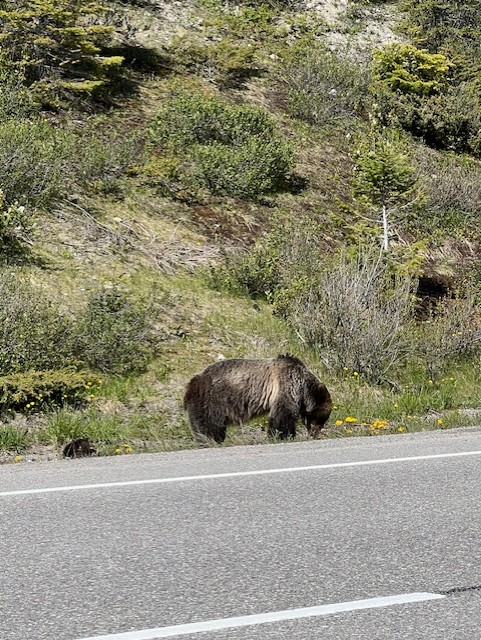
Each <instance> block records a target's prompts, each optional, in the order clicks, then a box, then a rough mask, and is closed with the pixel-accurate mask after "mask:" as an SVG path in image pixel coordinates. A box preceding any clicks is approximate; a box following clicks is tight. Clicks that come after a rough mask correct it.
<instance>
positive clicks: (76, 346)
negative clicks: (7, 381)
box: [0, 272, 155, 374]
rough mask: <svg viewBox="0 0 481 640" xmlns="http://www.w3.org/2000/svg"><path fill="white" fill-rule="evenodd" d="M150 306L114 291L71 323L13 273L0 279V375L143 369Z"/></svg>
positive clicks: (97, 297) (150, 350) (96, 297)
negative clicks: (73, 368)
mask: <svg viewBox="0 0 481 640" xmlns="http://www.w3.org/2000/svg"><path fill="white" fill-rule="evenodd" d="M154 318H155V311H154V308H153V306H149V305H148V304H140V303H136V302H134V301H133V300H132V299H131V298H130V296H128V294H126V293H125V292H122V291H120V290H118V289H112V290H107V291H101V292H97V293H95V294H93V296H92V297H91V299H90V300H89V302H88V303H87V305H86V307H85V309H83V310H81V311H78V312H77V316H76V318H75V319H74V318H72V317H71V316H70V315H69V314H68V313H66V312H61V311H59V309H58V307H57V306H56V305H55V304H54V303H53V301H51V300H49V299H48V298H46V297H45V294H44V292H42V291H41V290H40V289H38V288H35V287H33V286H32V285H30V284H29V283H27V282H25V281H23V280H22V279H21V277H19V276H16V277H15V274H9V273H6V272H4V273H2V275H1V277H0V373H2V374H7V373H11V372H12V373H13V372H25V371H29V370H36V371H42V370H50V369H60V368H63V367H65V366H70V365H73V366H78V365H79V364H80V363H81V364H84V365H86V366H89V367H93V368H97V369H99V370H101V371H110V372H114V373H126V372H129V371H138V370H141V369H143V368H144V367H145V366H146V364H147V362H148V361H149V359H150V358H151V356H152V353H153V351H154V348H153V344H152V335H151V333H152V327H153V322H154Z"/></svg>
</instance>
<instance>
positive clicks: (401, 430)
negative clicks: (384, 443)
mask: <svg viewBox="0 0 481 640" xmlns="http://www.w3.org/2000/svg"><path fill="white" fill-rule="evenodd" d="M397 430H398V431H399V433H403V432H404V431H406V429H405V428H404V427H403V426H400V427H398V428H397Z"/></svg>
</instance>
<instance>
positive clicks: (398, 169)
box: [0, 0, 481, 461]
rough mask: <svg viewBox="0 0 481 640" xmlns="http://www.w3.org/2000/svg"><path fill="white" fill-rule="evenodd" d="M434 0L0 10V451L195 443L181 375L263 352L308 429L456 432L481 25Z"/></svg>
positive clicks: (471, 302)
mask: <svg viewBox="0 0 481 640" xmlns="http://www.w3.org/2000/svg"><path fill="white" fill-rule="evenodd" d="M438 4H439V7H441V4H442V3H437V2H436V0H423V1H420V0H406V1H404V2H402V3H401V2H400V3H393V4H391V3H383V2H372V3H369V2H363V3H351V2H345V3H344V2H334V1H333V2H324V1H323V2H317V1H316V0H305V1H302V0H298V1H296V0H292V1H290V0H265V1H263V2H260V1H255V0H251V1H247V0H246V1H241V0H238V1H234V0H229V1H226V0H191V1H189V2H174V1H168V0H142V1H140V0H135V1H134V0H132V1H131V2H119V3H114V2H105V3H104V5H103V9H102V10H101V9H99V7H98V6H97V5H94V4H89V3H79V2H76V1H74V0H62V2H61V3H58V2H57V3H52V2H50V1H49V0H42V2H38V3H36V5H35V12H34V15H33V14H32V11H31V9H32V3H30V2H26V1H25V2H24V1H23V0H22V2H20V4H19V3H16V4H15V6H14V7H13V5H12V6H9V4H8V3H7V5H6V8H5V9H4V10H3V11H2V19H3V26H2V27H1V29H2V32H3V33H2V38H3V43H4V44H3V47H4V50H5V55H4V58H2V60H1V61H0V111H1V115H2V118H1V120H0V122H1V124H0V141H1V143H2V144H0V149H1V152H0V189H1V197H0V260H1V268H0V290H1V293H2V295H1V296H0V323H1V324H0V326H1V331H0V459H2V460H6V461H21V460H23V459H25V458H26V457H27V458H44V457H47V458H48V457H52V456H56V455H59V454H60V453H61V450H62V447H63V444H64V443H65V442H67V441H68V440H70V439H72V438H75V437H86V438H89V439H90V440H91V441H92V442H93V443H94V446H95V447H96V449H97V450H98V452H99V453H105V454H117V455H125V454H128V453H132V452H139V451H143V450H169V449H175V448H181V447H193V446H194V443H193V440H192V437H191V434H190V432H189V428H188V425H187V422H186V418H185V416H184V413H183V410H182V407H181V398H182V394H183V388H184V386H185V383H186V382H187V380H188V379H189V378H190V377H191V376H192V375H193V374H194V373H196V372H198V371H199V370H201V369H202V368H203V367H205V366H206V365H207V364H209V363H211V362H213V361H215V360H216V359H219V358H222V357H227V358H228V357H238V356H240V357H271V356H275V355H276V354H277V353H279V352H291V353H294V354H296V355H299V356H300V357H301V358H303V359H304V360H305V361H306V362H307V363H308V364H309V366H311V367H312V368H313V370H315V371H316V373H318V374H319V376H320V377H321V379H322V380H323V381H324V382H325V383H326V384H327V385H328V387H329V389H330V390H331V392H332V395H333V398H334V402H335V409H334V411H333V414H332V416H331V419H330V422H329V426H328V428H327V429H326V431H325V435H323V436H322V437H345V436H350V435H353V434H354V435H358V434H362V435H378V434H381V433H393V432H396V433H397V432H401V433H402V432H404V431H409V430H419V429H432V428H446V427H451V426H458V425H461V424H462V425H466V424H470V423H476V421H477V415H478V411H477V410H478V407H479V400H478V388H479V382H478V380H479V374H480V371H479V369H480V364H479V361H480V360H479V344H480V341H481V317H480V314H479V296H480V275H479V274H480V268H479V264H480V263H479V241H480V235H479V231H478V229H479V224H478V221H479V214H480V206H481V205H480V204H479V202H480V198H479V197H478V189H479V187H478V184H480V183H481V181H480V177H481V167H480V164H479V155H480V147H479V139H480V138H479V136H480V131H481V114H480V102H479V98H480V95H479V91H480V90H479V83H478V79H477V78H478V75H477V72H476V69H477V68H478V66H477V65H478V63H479V61H480V60H481V55H480V52H479V51H478V48H477V47H478V45H476V42H477V40H476V37H475V36H476V34H478V33H479V31H481V19H479V18H477V14H476V11H475V9H473V11H470V6H471V5H470V4H469V3H468V4H467V5H466V6H464V5H463V7H464V8H461V9H458V12H459V15H458V14H456V15H455V9H447V8H446V7H445V5H444V4H442V7H441V9H440V11H441V14H440V15H441V22H442V21H443V20H444V21H445V25H444V26H445V28H444V29H443V28H441V27H439V26H438V23H435V22H434V21H433V20H432V18H431V16H432V15H433V11H435V10H437V9H439V7H438V6H437V5H438ZM473 12H474V13H473ZM32 21H34V22H32ZM34 24H35V25H41V28H40V27H38V29H39V31H38V32H37V31H32V29H33V28H34ZM35 28H37V27H35ZM32 34H33V35H32ZM446 34H447V35H446ZM433 43H436V44H433ZM383 211H384V212H385V221H386V223H387V227H386V235H385V236H384V237H383V233H384V228H383V224H382V212H383ZM383 243H384V245H385V249H384V250H382V249H381V247H382V245H383ZM263 426H264V421H263V420H259V421H257V422H256V423H253V424H250V425H246V426H244V427H242V428H239V429H232V430H231V432H230V434H229V439H228V443H231V444H232V443H258V442H267V436H266V433H265V431H264V430H263ZM299 437H300V438H305V437H306V434H305V433H304V432H303V431H302V430H301V432H300V435H299Z"/></svg>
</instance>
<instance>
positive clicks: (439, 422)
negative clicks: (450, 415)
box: [436, 418, 443, 426]
mask: <svg viewBox="0 0 481 640" xmlns="http://www.w3.org/2000/svg"><path fill="white" fill-rule="evenodd" d="M436 424H437V425H438V426H441V425H442V424H443V421H442V420H441V418H438V419H437V420H436Z"/></svg>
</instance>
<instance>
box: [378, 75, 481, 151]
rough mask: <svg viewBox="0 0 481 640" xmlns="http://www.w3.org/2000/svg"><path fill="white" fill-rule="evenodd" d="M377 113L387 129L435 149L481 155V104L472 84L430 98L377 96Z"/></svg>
mask: <svg viewBox="0 0 481 640" xmlns="http://www.w3.org/2000/svg"><path fill="white" fill-rule="evenodd" d="M375 109H376V111H377V116H378V117H379V119H380V121H381V122H382V123H383V124H384V125H386V126H390V127H401V128H402V129H404V130H405V131H409V132H410V133H412V134H413V135H415V136H418V137H420V138H422V139H423V140H424V142H425V143H426V144H427V145H429V146H431V147H433V148H435V149H448V150H451V151H456V152H466V151H467V152H471V153H475V154H479V153H480V151H481V144H480V134H479V132H480V130H481V109H480V101H479V96H478V91H477V89H476V87H475V86H474V85H472V84H468V83H463V84H460V85H453V86H449V87H448V88H447V89H446V90H445V91H443V92H442V93H439V94H433V95H431V96H420V95H414V94H411V95H400V94H396V93H393V92H389V91H383V92H378V93H377V94H376V102H375Z"/></svg>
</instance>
